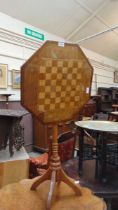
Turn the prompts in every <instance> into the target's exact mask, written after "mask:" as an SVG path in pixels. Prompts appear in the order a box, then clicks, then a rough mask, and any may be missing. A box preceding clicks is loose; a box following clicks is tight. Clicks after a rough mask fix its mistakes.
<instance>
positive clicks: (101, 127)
mask: <svg viewBox="0 0 118 210" xmlns="http://www.w3.org/2000/svg"><path fill="white" fill-rule="evenodd" d="M75 125H76V126H78V127H80V128H85V129H90V130H95V131H102V132H115V133H116V132H117V133H118V122H112V121H97V120H83V121H77V122H75Z"/></svg>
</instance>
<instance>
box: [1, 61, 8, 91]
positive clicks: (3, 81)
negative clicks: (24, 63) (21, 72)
mask: <svg viewBox="0 0 118 210" xmlns="http://www.w3.org/2000/svg"><path fill="white" fill-rule="evenodd" d="M7 73H8V65H7V64H0V88H7Z"/></svg>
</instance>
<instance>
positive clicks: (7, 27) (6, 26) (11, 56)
mask: <svg viewBox="0 0 118 210" xmlns="http://www.w3.org/2000/svg"><path fill="white" fill-rule="evenodd" d="M0 20H2V21H0V64H8V85H7V86H8V87H7V89H0V94H4V93H12V94H14V95H12V96H10V98H9V99H10V100H19V99H20V90H19V89H13V88H12V70H13V69H15V70H19V71H20V67H21V66H22V64H23V63H24V62H25V61H26V60H27V59H28V58H29V57H30V56H31V55H32V54H33V53H34V52H35V51H36V50H37V49H38V48H39V47H40V46H41V45H42V44H43V42H44V41H46V40H56V41H63V39H62V38H60V37H58V36H55V35H53V34H49V33H47V32H45V31H43V30H40V29H37V28H35V27H33V26H31V25H28V24H26V23H23V22H21V21H18V20H16V19H14V18H12V17H9V16H7V15H5V14H3V13H0ZM25 28H30V29H32V30H34V31H37V32H39V33H42V34H44V36H45V40H44V41H40V40H38V39H35V38H31V37H28V36H27V35H25V34H24V30H25ZM0 100H5V98H4V97H1V96H0Z"/></svg>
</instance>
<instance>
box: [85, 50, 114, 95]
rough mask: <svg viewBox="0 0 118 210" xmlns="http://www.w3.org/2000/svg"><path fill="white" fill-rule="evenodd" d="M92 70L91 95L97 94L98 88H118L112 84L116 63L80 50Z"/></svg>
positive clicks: (93, 53) (88, 51)
mask: <svg viewBox="0 0 118 210" xmlns="http://www.w3.org/2000/svg"><path fill="white" fill-rule="evenodd" d="M82 50H83V52H84V53H85V54H86V56H87V57H88V59H89V61H90V63H91V64H92V66H93V68H94V74H93V80H92V90H91V91H92V92H91V95H95V94H97V88H98V87H118V83H114V71H116V70H117V71H118V62H116V61H114V60H112V59H109V58H106V57H104V56H102V55H99V54H97V53H95V52H92V51H90V50H87V49H85V48H82Z"/></svg>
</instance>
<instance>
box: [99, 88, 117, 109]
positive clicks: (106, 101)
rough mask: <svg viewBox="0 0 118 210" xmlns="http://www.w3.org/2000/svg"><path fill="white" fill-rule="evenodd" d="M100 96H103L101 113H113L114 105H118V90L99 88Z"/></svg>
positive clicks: (100, 103) (100, 106) (100, 104)
mask: <svg viewBox="0 0 118 210" xmlns="http://www.w3.org/2000/svg"><path fill="white" fill-rule="evenodd" d="M98 94H99V95H100V96H101V100H100V101H99V111H101V112H106V113H108V112H111V111H112V104H114V103H115V104H117V103H118V88H115V87H110V88H105V87H99V88H98Z"/></svg>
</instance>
